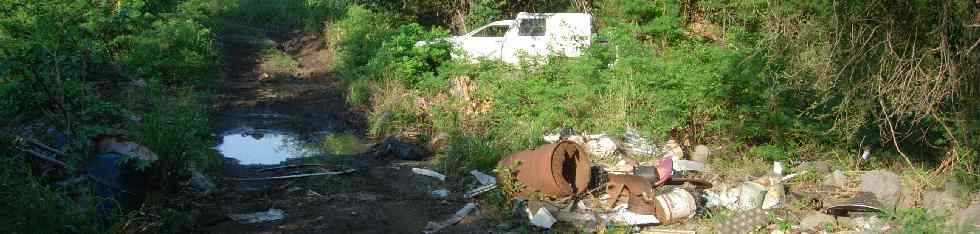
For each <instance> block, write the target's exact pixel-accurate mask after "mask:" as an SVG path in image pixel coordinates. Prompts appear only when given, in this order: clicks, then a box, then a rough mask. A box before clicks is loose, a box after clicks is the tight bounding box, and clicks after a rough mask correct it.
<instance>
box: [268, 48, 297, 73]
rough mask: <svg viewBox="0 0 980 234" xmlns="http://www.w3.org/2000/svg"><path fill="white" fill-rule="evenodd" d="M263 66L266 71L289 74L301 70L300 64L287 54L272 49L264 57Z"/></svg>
mask: <svg viewBox="0 0 980 234" xmlns="http://www.w3.org/2000/svg"><path fill="white" fill-rule="evenodd" d="M261 66H262V70H264V71H272V72H276V73H284V74H288V73H292V72H295V71H296V70H298V69H299V62H297V61H296V59H293V57H292V56H290V55H289V54H286V52H283V51H280V50H277V49H272V48H270V49H266V51H265V55H263V56H262V65H261Z"/></svg>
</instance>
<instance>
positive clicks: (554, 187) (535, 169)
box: [498, 141, 591, 198]
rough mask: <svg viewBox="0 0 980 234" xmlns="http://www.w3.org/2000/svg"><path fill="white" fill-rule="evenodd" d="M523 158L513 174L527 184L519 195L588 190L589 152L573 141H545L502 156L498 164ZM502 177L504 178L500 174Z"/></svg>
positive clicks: (564, 194)
mask: <svg viewBox="0 0 980 234" xmlns="http://www.w3.org/2000/svg"><path fill="white" fill-rule="evenodd" d="M517 161H520V162H521V163H520V164H519V165H518V166H517V168H516V170H514V171H512V172H511V173H513V174H514V175H512V176H514V178H516V179H517V180H518V181H520V182H521V183H522V184H523V185H524V187H523V189H522V190H521V191H520V195H525V196H526V195H530V194H533V193H536V192H540V193H541V194H543V195H545V196H548V197H552V198H561V197H568V196H572V195H575V194H581V193H585V192H586V191H587V188H588V185H589V177H590V176H591V172H590V170H589V156H588V153H587V151H585V149H584V148H583V147H582V146H580V145H578V144H576V143H575V142H572V141H561V142H557V143H552V144H547V145H542V146H540V147H538V148H537V149H534V150H526V151H521V152H518V153H516V154H513V155H510V156H507V157H505V158H504V159H501V160H500V162H498V165H499V166H503V167H508V166H511V165H513V164H514V163H516V162H517ZM498 177H501V178H498V180H499V181H504V178H503V175H499V174H498Z"/></svg>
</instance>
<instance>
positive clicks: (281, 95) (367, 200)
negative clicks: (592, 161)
mask: <svg viewBox="0 0 980 234" xmlns="http://www.w3.org/2000/svg"><path fill="white" fill-rule="evenodd" d="M229 28H232V29H230V30H228V31H227V32H222V33H221V35H220V40H221V43H222V44H223V49H224V56H225V73H226V74H225V76H224V78H223V80H221V81H220V82H219V84H218V89H217V90H218V93H217V95H216V97H215V102H214V106H213V109H214V110H215V111H213V117H212V119H213V123H212V126H213V129H212V132H213V134H214V135H215V136H216V137H218V138H219V139H220V137H221V136H222V135H225V134H229V133H230V132H235V134H249V132H250V131H257V132H261V131H269V130H271V131H278V132H287V133H290V134H292V135H294V136H298V138H299V139H300V140H301V141H304V142H307V143H312V145H315V144H316V143H317V142H318V141H320V140H321V139H322V137H323V136H324V135H327V134H334V133H343V134H350V135H354V136H358V137H360V138H361V139H364V138H363V136H364V126H365V124H364V122H365V121H364V119H363V117H362V115H361V114H360V112H358V111H356V110H354V109H353V108H352V107H350V106H347V105H346V104H345V103H346V102H345V95H346V91H347V90H346V89H345V88H344V87H343V84H342V82H341V80H340V79H339V78H337V77H336V76H334V75H333V74H331V73H330V72H329V65H330V62H331V61H330V53H329V50H328V46H327V44H326V41H325V40H324V39H323V38H324V36H323V35H316V34H305V33H302V32H299V31H285V32H284V31H275V30H264V29H257V28H249V27H247V26H236V27H229ZM271 50H278V51H280V52H285V54H288V55H289V56H290V57H291V58H292V59H293V60H295V61H296V65H298V66H296V67H294V68H293V69H286V70H283V69H274V67H273V68H272V69H270V68H269V67H270V66H267V65H268V64H265V63H268V62H269V61H266V60H264V59H263V58H264V57H265V56H266V55H267V54H269V53H270V51H271ZM365 142H367V141H366V140H365ZM219 144H220V142H219ZM316 157H321V158H325V159H326V158H330V157H357V156H330V155H324V154H318V155H317V156H316ZM324 161H327V162H339V163H334V164H327V165H325V166H322V167H307V168H298V169H289V170H278V171H264V172H263V171H259V169H261V168H267V167H269V166H268V165H263V166H249V165H240V164H239V163H238V162H237V161H236V160H234V159H231V158H227V157H226V158H225V164H224V167H223V170H221V172H220V173H219V174H217V175H215V178H216V182H217V185H218V188H217V190H216V192H214V193H213V195H211V196H209V197H207V198H206V199H205V200H204V201H199V202H195V204H198V205H199V206H197V207H196V208H197V209H199V210H200V212H202V213H204V214H203V215H201V217H202V218H199V219H197V220H195V222H197V224H196V225H194V226H196V227H198V230H196V231H199V232H202V233H419V232H421V231H422V230H423V229H424V228H425V227H426V224H427V223H428V222H429V221H441V220H444V219H446V218H448V217H449V216H451V215H452V214H453V213H454V212H456V210H457V209H459V208H461V207H463V205H464V204H465V203H466V202H467V201H466V200H464V199H462V198H461V195H462V193H463V191H461V189H456V188H461V187H463V186H459V185H454V184H447V182H443V181H438V180H435V179H433V178H430V177H424V176H418V175H415V174H414V173H412V172H411V168H412V167H426V164H428V163H427V162H424V161H422V162H394V163H379V164H374V165H376V166H372V167H368V168H360V170H358V171H356V172H354V173H350V174H344V175H337V176H321V177H309V178H302V179H291V180H275V181H258V182H242V181H235V180H231V179H229V178H257V177H265V176H280V175H290V174H300V173H309V172H320V171H326V170H329V171H339V170H343V169H349V168H351V166H350V165H349V163H344V162H351V161H354V160H324ZM440 188H448V189H449V190H450V191H452V193H451V194H450V196H449V197H448V198H434V197H433V196H432V195H431V191H432V190H435V189H440ZM269 209H281V210H283V211H284V213H285V219H283V220H280V221H273V222H267V223H261V224H239V223H237V222H235V221H232V220H231V219H229V218H228V217H227V214H238V213H252V212H259V211H266V210H269ZM483 212H484V211H483V209H477V211H476V212H474V214H472V215H470V216H469V218H467V219H466V220H463V221H462V222H461V223H460V224H458V225H455V226H452V227H450V228H448V229H446V230H444V232H443V233H486V232H487V231H485V230H488V229H489V228H490V227H489V225H491V224H490V222H488V221H485V220H484V218H482V217H484V216H485V215H482V214H481V213H483Z"/></svg>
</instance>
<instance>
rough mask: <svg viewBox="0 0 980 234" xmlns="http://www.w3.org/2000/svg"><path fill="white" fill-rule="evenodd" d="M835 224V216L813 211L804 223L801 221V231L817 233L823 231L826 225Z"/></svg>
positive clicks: (804, 219)
mask: <svg viewBox="0 0 980 234" xmlns="http://www.w3.org/2000/svg"><path fill="white" fill-rule="evenodd" d="M834 222H835V220H834V216H830V215H828V214H824V213H821V212H817V211H813V212H810V214H808V215H807V216H806V217H804V218H803V220H802V221H800V229H802V230H805V231H817V230H821V229H823V227H824V226H825V225H833V224H834Z"/></svg>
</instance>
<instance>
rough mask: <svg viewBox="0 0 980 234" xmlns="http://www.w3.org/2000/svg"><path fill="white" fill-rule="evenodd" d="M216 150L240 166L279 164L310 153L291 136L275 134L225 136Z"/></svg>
mask: <svg viewBox="0 0 980 234" xmlns="http://www.w3.org/2000/svg"><path fill="white" fill-rule="evenodd" d="M218 150H220V151H221V153H222V154H223V155H224V156H225V157H229V158H234V159H237V160H238V161H239V163H240V164H242V165H248V164H260V165H271V164H279V163H282V162H283V161H286V159H290V158H300V157H306V156H308V155H309V153H310V152H308V150H304V149H303V148H302V147H301V144H300V143H299V141H298V140H297V139H295V138H294V137H293V136H290V135H286V134H281V133H276V132H262V133H240V134H227V135H224V136H223V137H222V140H221V144H219V145H218Z"/></svg>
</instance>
